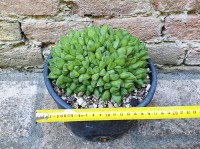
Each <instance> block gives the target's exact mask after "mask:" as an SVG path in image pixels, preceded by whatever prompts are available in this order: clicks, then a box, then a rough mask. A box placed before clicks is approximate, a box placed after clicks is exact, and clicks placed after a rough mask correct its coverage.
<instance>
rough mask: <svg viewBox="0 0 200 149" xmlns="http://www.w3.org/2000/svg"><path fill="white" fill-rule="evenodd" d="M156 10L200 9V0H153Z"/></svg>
mask: <svg viewBox="0 0 200 149" xmlns="http://www.w3.org/2000/svg"><path fill="white" fill-rule="evenodd" d="M152 4H153V6H154V8H155V9H156V10H159V11H162V12H179V11H192V10H199V9H200V0H152Z"/></svg>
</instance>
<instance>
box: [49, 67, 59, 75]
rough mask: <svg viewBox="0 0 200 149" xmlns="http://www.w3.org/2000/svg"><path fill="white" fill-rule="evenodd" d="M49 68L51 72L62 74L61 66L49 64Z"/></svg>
mask: <svg viewBox="0 0 200 149" xmlns="http://www.w3.org/2000/svg"><path fill="white" fill-rule="evenodd" d="M48 68H49V70H50V71H51V72H53V73H54V74H55V75H61V74H62V70H60V69H59V68H57V67H56V66H48Z"/></svg>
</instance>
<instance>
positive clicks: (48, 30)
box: [0, 0, 200, 69]
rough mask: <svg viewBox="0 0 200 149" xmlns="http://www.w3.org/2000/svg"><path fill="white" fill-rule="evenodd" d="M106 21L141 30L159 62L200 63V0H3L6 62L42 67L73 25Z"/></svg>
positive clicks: (0, 55) (0, 57)
mask: <svg viewBox="0 0 200 149" xmlns="http://www.w3.org/2000/svg"><path fill="white" fill-rule="evenodd" d="M104 23H107V24H109V25H110V26H111V27H113V28H117V27H120V28H125V29H127V30H128V31H129V32H130V33H132V34H133V35H136V36H138V37H139V38H140V39H141V40H142V41H144V42H145V43H146V44H147V46H148V47H149V53H150V55H151V57H152V59H153V61H154V62H155V63H156V64H159V65H164V66H168V65H170V66H183V67H184V66H200V0H123V1H122V0H115V1H113V0H45V1H44V0H1V1H0V68H7V67H14V68H17V69H20V68H42V65H43V60H44V58H45V56H46V55H47V54H48V53H49V49H50V48H51V47H52V46H53V45H54V43H55V42H57V41H58V40H59V37H60V36H62V35H65V34H67V33H68V31H69V30H70V29H71V28H73V29H81V28H83V27H84V26H90V25H93V24H97V25H102V24H104Z"/></svg>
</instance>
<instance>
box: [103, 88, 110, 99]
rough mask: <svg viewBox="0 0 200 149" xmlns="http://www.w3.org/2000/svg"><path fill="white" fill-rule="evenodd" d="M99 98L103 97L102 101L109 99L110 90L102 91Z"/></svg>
mask: <svg viewBox="0 0 200 149" xmlns="http://www.w3.org/2000/svg"><path fill="white" fill-rule="evenodd" d="M101 99H103V100H104V101H106V100H109V99H110V91H109V90H106V91H104V93H103V94H102V96H101Z"/></svg>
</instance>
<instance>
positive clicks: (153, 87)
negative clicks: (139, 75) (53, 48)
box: [43, 54, 157, 109]
mask: <svg viewBox="0 0 200 149" xmlns="http://www.w3.org/2000/svg"><path fill="white" fill-rule="evenodd" d="M51 58H52V56H51V54H49V56H48V57H47V59H46V61H45V64H44V72H43V75H44V82H45V85H46V87H47V90H48V92H49V94H50V95H51V97H53V99H54V101H55V102H56V103H57V104H58V105H60V106H61V107H62V108H64V109H73V108H72V107H71V106H70V105H69V104H67V103H66V102H64V100H63V99H62V98H61V97H60V96H58V94H57V93H56V92H55V91H54V89H53V86H52V83H51V81H50V79H49V78H48V74H49V69H48V60H49V59H51ZM148 64H149V68H150V70H151V73H150V84H151V87H150V89H149V92H148V94H147V96H146V97H145V98H144V99H143V101H142V102H141V103H140V104H139V105H137V107H145V106H147V105H148V104H149V103H150V102H151V100H152V99H153V96H154V93H155V90H156V87H157V72H156V68H155V66H154V64H153V62H152V60H151V59H148Z"/></svg>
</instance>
